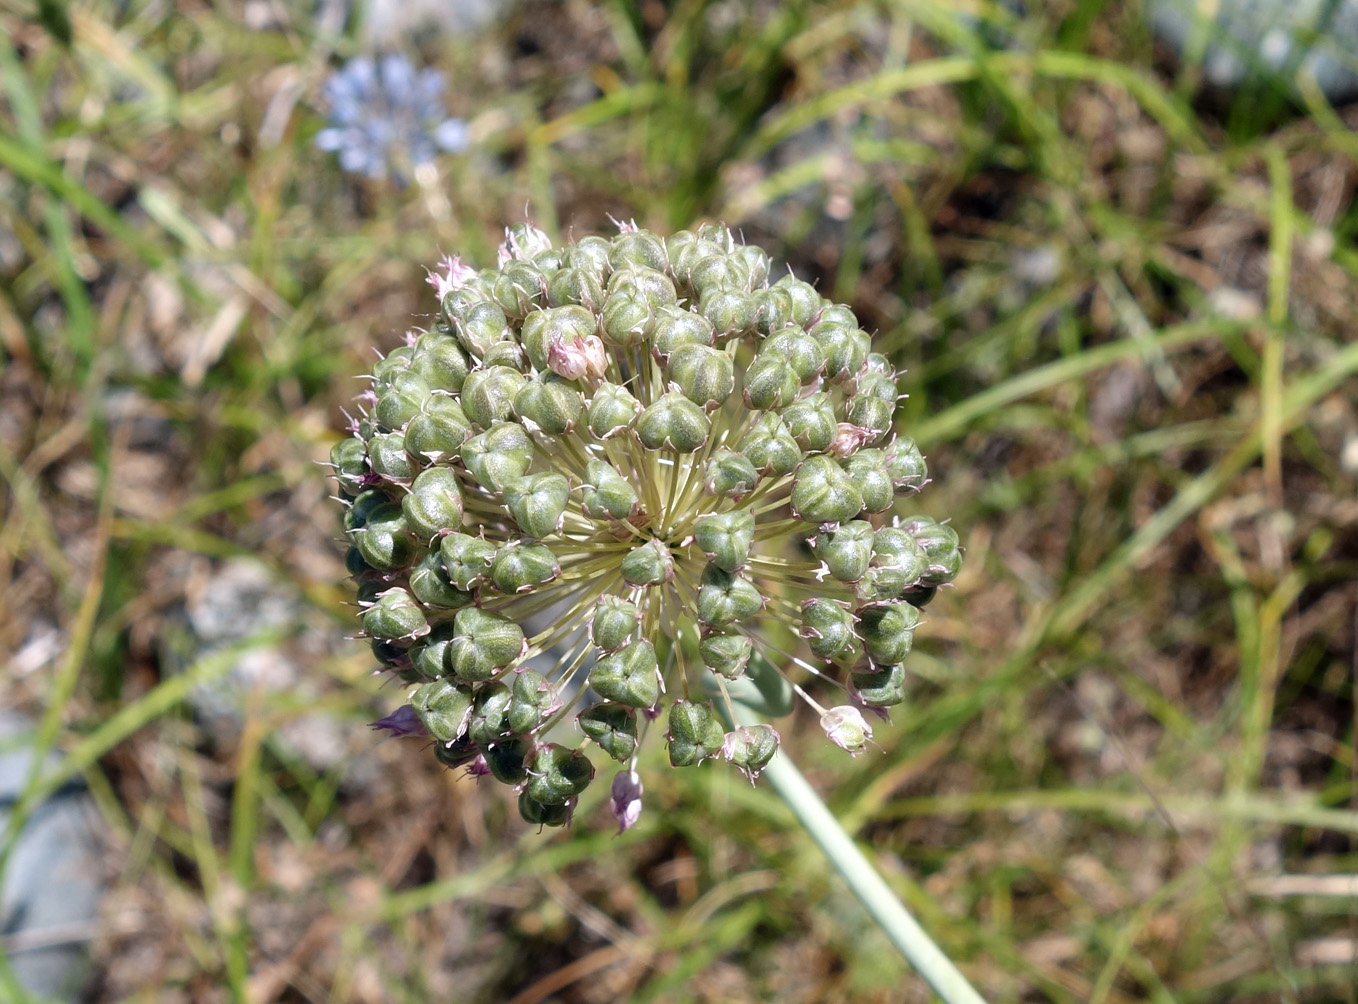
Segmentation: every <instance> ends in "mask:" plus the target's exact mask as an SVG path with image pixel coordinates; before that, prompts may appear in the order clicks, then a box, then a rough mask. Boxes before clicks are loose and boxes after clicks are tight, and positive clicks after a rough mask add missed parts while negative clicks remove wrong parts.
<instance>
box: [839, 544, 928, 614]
mask: <svg viewBox="0 0 1358 1004" xmlns="http://www.w3.org/2000/svg"><path fill="white" fill-rule="evenodd" d="M928 567H929V566H928V559H927V558H926V557H925V554H924V551H923V550H922V549H921V548H920V546H919V545H918V544H917V543H916V542H915V540H914V539H913V538H912V537H911V536H910V534H909V533H907V532H906V531H905V530H904V529H901V528H899V527H892V526H884V527H882V528H881V529H880V530H878V531H877V532H876V534H875V535H874V536H873V541H872V564H871V567H869V568H868V571H867V574H866V575H865V576H864V577H863V580H862V581H861V582H859V583H858V584H857V586H856V592H857V593H858V597H859V599H860V600H862V601H863V602H865V603H873V602H877V601H880V600H894V599H897V598H899V597H900V595H901V593H902V592H904V591H905V590H906V589H909V588H911V587H913V586H915V585H917V584H918V583H919V581H920V578H921V577H922V576H923V575H924V574H925V572H926V571H927V570H928Z"/></svg>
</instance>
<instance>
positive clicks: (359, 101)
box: [316, 54, 469, 180]
mask: <svg viewBox="0 0 1358 1004" xmlns="http://www.w3.org/2000/svg"><path fill="white" fill-rule="evenodd" d="M444 86H445V81H444V79H443V74H441V73H439V72H438V71H437V70H429V69H426V70H419V71H417V70H416V69H415V67H414V66H413V65H412V64H411V62H410V60H408V59H407V58H406V57H405V56H402V55H397V54H392V55H387V56H383V57H382V59H381V61H380V62H378V63H374V62H373V60H372V59H370V58H368V57H367V56H356V57H354V58H353V59H351V60H349V62H348V63H346V64H345V65H344V67H343V68H342V69H340V70H337V71H336V72H335V73H332V74H331V75H330V77H329V79H328V80H326V82H325V86H324V87H323V88H322V93H323V94H324V96H325V98H326V100H327V101H328V102H329V104H330V126H329V127H328V128H326V129H322V130H321V131H320V132H319V133H317V134H316V146H317V147H319V148H320V149H322V150H325V151H327V152H332V153H338V154H339V162H340V167H341V168H343V169H344V170H345V171H348V172H350V173H353V174H366V175H367V176H368V177H370V178H383V177H386V175H387V174H388V173H389V172H390V173H391V174H392V175H393V176H394V177H396V178H397V179H398V180H404V175H403V171H404V170H408V169H412V168H417V167H419V166H421V165H423V164H429V163H432V162H433V161H434V158H435V157H437V156H438V154H439V153H440V151H443V152H448V153H458V152H461V151H463V150H465V149H466V148H467V146H468V142H469V138H468V133H467V124H466V123H465V122H463V121H462V120H461V119H459V118H449V117H448V113H447V111H446V110H445V109H444V107H443V101H442V97H443V89H444Z"/></svg>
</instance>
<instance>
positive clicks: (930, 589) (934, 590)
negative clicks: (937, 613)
mask: <svg viewBox="0 0 1358 1004" xmlns="http://www.w3.org/2000/svg"><path fill="white" fill-rule="evenodd" d="M937 595H938V586H911V587H910V588H909V589H907V590H906V591H905V592H903V593H901V599H903V600H905V602H907V603H909V604H910V605H911V606H912V607H915V608H916V609H918V610H923V609H924V608H925V607H927V606H928V605H929V604H930V603H932V602H933V600H934V597H935V596H937Z"/></svg>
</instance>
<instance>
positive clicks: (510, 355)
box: [481, 339, 528, 374]
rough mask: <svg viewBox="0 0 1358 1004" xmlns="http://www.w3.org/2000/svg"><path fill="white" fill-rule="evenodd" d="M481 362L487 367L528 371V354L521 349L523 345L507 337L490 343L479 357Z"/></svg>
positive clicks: (520, 371) (523, 372) (517, 371)
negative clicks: (484, 352)
mask: <svg viewBox="0 0 1358 1004" xmlns="http://www.w3.org/2000/svg"><path fill="white" fill-rule="evenodd" d="M481 362H482V364H483V365H484V366H485V367H487V368H491V367H495V366H502V367H504V368H505V369H511V370H513V371H514V372H516V373H520V374H525V373H527V372H528V355H527V353H525V352H524V351H523V346H522V345H520V344H519V343H518V342H517V341H513V340H509V339H506V340H505V341H502V342H494V343H492V344H491V345H490V346H489V347H488V348H487V349H486V354H485V355H484V356H482V357H481Z"/></svg>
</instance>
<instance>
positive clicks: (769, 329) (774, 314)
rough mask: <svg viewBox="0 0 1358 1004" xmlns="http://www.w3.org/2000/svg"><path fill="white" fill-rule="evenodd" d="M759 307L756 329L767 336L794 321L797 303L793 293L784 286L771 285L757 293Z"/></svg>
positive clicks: (757, 308) (757, 309)
mask: <svg viewBox="0 0 1358 1004" xmlns="http://www.w3.org/2000/svg"><path fill="white" fill-rule="evenodd" d="M755 298H756V302H757V307H756V312H757V313H756V317H755V330H757V331H758V332H759V333H760V334H761V335H762V336H764V337H765V338H767V337H768V336H769V335H771V334H773V333H774V332H775V331H781V330H782V329H783V328H785V327H787V326H788V325H789V324H792V323H794V321H793V318H792V315H793V310H794V308H795V306H796V305H795V304H794V303H793V300H792V294H791V293H790V292H789V291H788V290H787V289H786V287H783V286H770V287H769V288H768V289H761V290H760V291H759V292H758V293H756V294H755Z"/></svg>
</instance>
